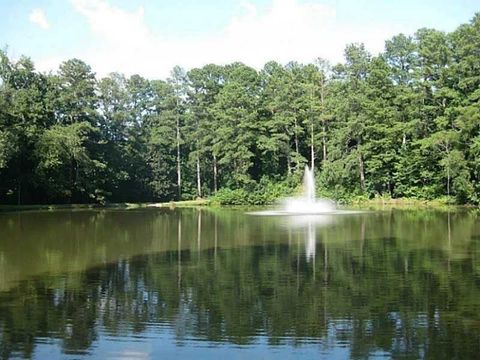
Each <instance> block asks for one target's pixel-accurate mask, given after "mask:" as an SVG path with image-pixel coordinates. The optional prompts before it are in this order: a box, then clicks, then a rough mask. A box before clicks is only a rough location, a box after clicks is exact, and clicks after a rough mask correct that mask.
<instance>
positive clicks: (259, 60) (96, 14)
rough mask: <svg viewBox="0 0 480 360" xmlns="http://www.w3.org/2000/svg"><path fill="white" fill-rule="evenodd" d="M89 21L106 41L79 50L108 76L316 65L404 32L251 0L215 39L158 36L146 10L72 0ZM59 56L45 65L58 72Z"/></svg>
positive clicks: (326, 9) (290, 2)
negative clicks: (240, 65)
mask: <svg viewBox="0 0 480 360" xmlns="http://www.w3.org/2000/svg"><path fill="white" fill-rule="evenodd" d="M71 3H72V5H73V7H74V9H75V10H76V11H77V12H78V13H80V14H81V15H82V16H84V17H85V19H86V20H87V21H88V24H89V26H90V30H91V32H92V36H94V37H95V40H97V41H99V42H100V43H101V46H99V47H96V48H91V49H87V50H85V51H84V52H83V53H78V54H75V56H76V57H79V58H81V59H83V60H85V61H86V62H87V63H89V64H90V65H91V66H92V68H93V69H94V70H95V71H96V72H97V73H98V74H99V75H100V76H103V75H105V74H107V73H109V72H112V71H119V72H123V73H125V74H127V75H130V74H133V73H139V74H141V75H144V76H147V77H152V78H153V77H155V78H165V77H166V76H168V74H169V72H170V70H171V69H172V68H173V66H175V65H180V66H183V67H185V68H187V69H188V68H192V67H197V66H202V65H205V64H207V63H217V64H225V63H229V62H232V61H242V62H244V63H246V64H248V65H251V66H254V67H256V68H260V67H261V66H263V64H264V63H265V62H267V61H270V60H276V61H279V62H282V63H285V62H288V61H291V60H296V61H300V62H311V61H313V60H314V59H315V58H317V57H323V58H325V59H328V60H330V61H332V62H337V61H341V60H342V56H343V49H344V47H345V45H346V44H347V43H350V42H364V43H365V44H366V46H367V48H368V49H370V50H371V51H373V52H378V51H381V50H382V48H383V43H384V40H385V39H386V38H389V37H390V36H392V35H394V34H395V33H397V32H398V31H397V30H398V29H393V28H388V29H375V28H369V26H368V24H367V25H365V28H363V29H359V28H355V29H353V28H348V26H343V25H342V26H340V24H338V23H337V19H336V17H337V16H336V12H335V9H334V8H333V7H330V6H327V5H320V4H315V3H302V4H301V3H299V1H298V0H273V1H272V4H271V6H270V7H269V8H268V9H266V10H265V11H263V12H260V11H259V10H258V9H257V7H256V6H255V5H253V4H251V3H249V2H246V3H244V4H243V6H242V10H243V11H242V14H239V15H238V16H236V17H234V18H233V19H231V21H230V23H229V24H228V26H226V28H225V29H224V30H223V31H222V32H220V33H218V34H211V35H208V36H194V37H189V38H185V37H184V38H171V37H170V38H167V37H162V36H161V34H154V33H153V32H152V31H151V29H150V28H149V27H148V26H147V24H146V22H145V20H144V9H143V8H139V9H138V10H136V11H132V12H128V11H125V10H123V9H121V8H119V7H116V6H113V5H111V4H110V3H109V2H107V1H106V0H71ZM53 62H54V61H53V59H46V60H44V61H40V62H39V63H38V65H39V66H38V68H39V69H41V70H48V69H52V67H51V66H52V63H53Z"/></svg>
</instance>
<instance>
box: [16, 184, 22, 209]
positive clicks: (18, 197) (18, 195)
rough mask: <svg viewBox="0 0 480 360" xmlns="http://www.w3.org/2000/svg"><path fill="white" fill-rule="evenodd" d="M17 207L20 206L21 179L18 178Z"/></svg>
mask: <svg viewBox="0 0 480 360" xmlns="http://www.w3.org/2000/svg"><path fill="white" fill-rule="evenodd" d="M17 205H22V179H21V178H18V184H17Z"/></svg>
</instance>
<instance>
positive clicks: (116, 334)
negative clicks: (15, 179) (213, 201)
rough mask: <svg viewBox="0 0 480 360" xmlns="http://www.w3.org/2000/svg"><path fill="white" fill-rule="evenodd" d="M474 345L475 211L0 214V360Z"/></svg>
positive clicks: (388, 351)
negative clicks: (297, 214) (285, 214)
mask: <svg viewBox="0 0 480 360" xmlns="http://www.w3.org/2000/svg"><path fill="white" fill-rule="evenodd" d="M478 354H480V219H479V218H478V217H477V215H476V214H475V213H473V212H466V211H461V212H435V211H426V210H423V211H408V210H404V211H384V212H372V213H364V214H344V215H341V216H335V215H332V216H327V215H322V216H302V217H291V216H290V217H281V216H276V217H265V216H263V217H256V216H251V215H247V214H244V213H243V212H242V211H239V210H225V209H222V210H218V209H217V210H211V209H175V210H171V209H148V210H128V211H127V210H95V211H91V210H88V211H45V212H43V211H42V212H17V213H3V214H0V358H2V359H3V358H5V359H6V358H34V359H36V358H38V359H45V358H47V359H56V358H62V359H63V358H67V359H68V358H72V359H77V358H79V357H91V358H102V359H109V358H112V359H117V358H128V359H132V358H142V359H146V358H151V359H156V358H182V359H188V358H191V359H201V358H220V357H228V358H229V359H244V358H248V357H252V358H275V359H281V358H306V359H311V358H314V357H315V358H328V359H331V358H338V359H344V358H355V359H363V358H367V357H368V358H375V357H379V358H381V357H393V358H411V359H417V358H431V359H442V358H445V359H454V358H457V359H468V358H472V359H474V358H477V356H478Z"/></svg>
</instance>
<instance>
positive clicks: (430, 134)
mask: <svg viewBox="0 0 480 360" xmlns="http://www.w3.org/2000/svg"><path fill="white" fill-rule="evenodd" d="M479 49H480V14H476V15H475V16H474V17H473V19H472V20H471V21H470V22H469V23H468V24H463V25H461V26H460V27H458V28H457V29H456V30H455V31H453V32H451V33H444V32H441V31H437V30H434V29H426V28H423V29H419V30H418V31H417V32H416V33H415V34H413V35H412V36H409V35H404V34H399V35H397V36H394V37H393V38H391V39H390V40H388V41H386V44H385V50H384V51H383V52H382V53H380V54H378V55H372V54H370V53H369V52H368V51H367V50H366V48H365V47H364V46H363V44H350V45H348V46H347V47H346V49H345V61H344V62H343V63H340V64H336V65H333V66H332V65H330V64H328V63H326V62H325V61H324V60H321V59H318V60H317V61H315V62H313V63H311V64H300V63H297V62H290V63H288V64H279V63H276V62H273V61H272V62H268V63H267V64H265V65H264V67H263V68H262V69H260V70H256V69H254V68H251V67H249V66H247V65H245V64H242V63H232V64H227V65H215V64H208V65H205V66H203V67H202V68H195V69H191V70H189V71H185V70H183V69H181V68H179V67H175V68H174V69H173V70H172V73H171V76H170V78H169V79H165V80H156V79H146V78H143V77H141V76H139V75H133V76H130V77H125V76H124V75H122V74H117V73H112V74H110V75H109V76H107V77H104V78H101V79H98V78H97V77H96V76H95V74H94V72H93V71H92V69H91V68H90V66H89V65H87V64H86V63H84V62H83V61H82V60H79V59H71V60H68V61H65V62H64V63H62V64H61V65H60V67H59V69H58V71H56V72H54V73H48V74H45V73H40V72H38V71H36V70H35V66H34V64H33V62H32V61H31V60H30V59H29V58H27V57H21V58H19V59H16V60H13V59H10V58H9V57H8V55H7V53H6V52H5V51H3V52H0V202H2V203H18V204H24V203H65V202H72V203H73V202H101V203H104V202H124V201H159V200H177V199H191V198H195V197H205V196H210V195H213V194H215V193H217V191H222V192H223V193H224V194H225V191H227V190H226V189H230V190H232V191H237V193H236V194H239V192H238V191H240V192H241V193H242V194H248V193H259V194H260V193H262V192H263V193H265V192H268V191H269V186H270V187H271V186H274V185H278V184H281V185H282V186H281V189H283V190H280V191H276V190H275V193H279V192H280V193H281V192H288V191H291V190H292V189H293V188H294V187H295V185H296V184H297V183H298V181H299V179H300V176H301V175H300V174H301V172H302V171H303V168H304V166H305V165H306V164H307V165H310V166H314V168H315V171H316V173H317V180H318V189H319V192H321V193H322V194H323V195H326V196H331V197H333V198H336V199H345V198H348V197H351V196H356V195H361V196H366V197H373V196H389V197H416V198H422V199H432V198H439V197H448V198H449V199H452V200H455V201H457V202H459V203H478V202H479V201H480V200H479V199H480V197H479V195H480V181H479V178H480V160H478V159H479V158H480V157H479V156H478V155H480V135H479V134H480V133H479V131H480V53H479ZM277 190H278V189H277ZM262 199H263V200H265V199H266V198H262ZM263 200H258V201H259V202H262V201H263Z"/></svg>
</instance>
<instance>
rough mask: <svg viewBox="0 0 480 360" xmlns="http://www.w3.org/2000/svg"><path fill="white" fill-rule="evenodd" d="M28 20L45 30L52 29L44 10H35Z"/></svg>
mask: <svg viewBox="0 0 480 360" xmlns="http://www.w3.org/2000/svg"><path fill="white" fill-rule="evenodd" d="M28 19H29V20H30V21H31V22H32V23H34V24H36V25H38V26H39V27H40V28H42V29H44V30H46V29H49V28H50V24H49V22H48V20H47V17H46V16H45V12H44V11H43V10H42V9H33V10H32V11H31V12H30V14H29V15H28Z"/></svg>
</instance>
